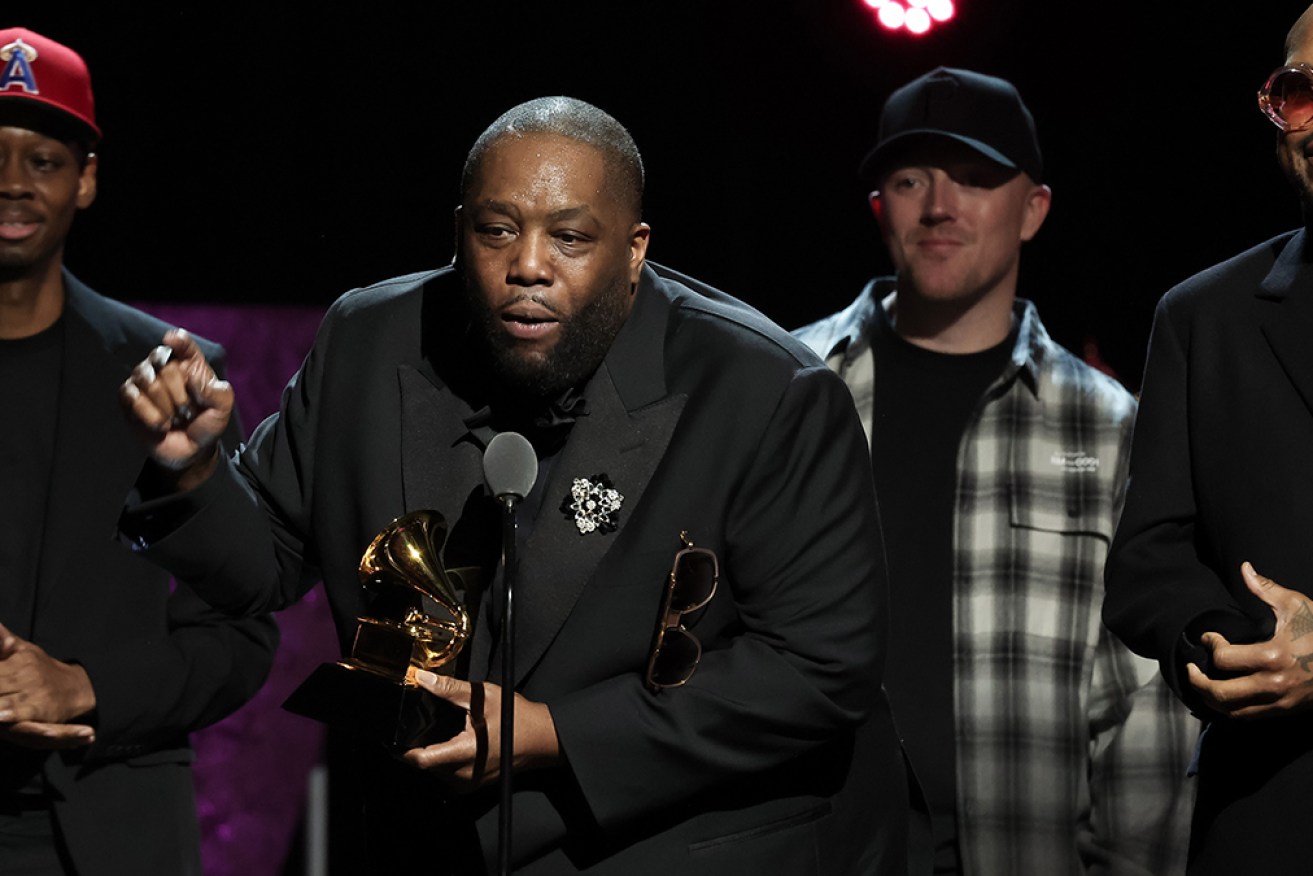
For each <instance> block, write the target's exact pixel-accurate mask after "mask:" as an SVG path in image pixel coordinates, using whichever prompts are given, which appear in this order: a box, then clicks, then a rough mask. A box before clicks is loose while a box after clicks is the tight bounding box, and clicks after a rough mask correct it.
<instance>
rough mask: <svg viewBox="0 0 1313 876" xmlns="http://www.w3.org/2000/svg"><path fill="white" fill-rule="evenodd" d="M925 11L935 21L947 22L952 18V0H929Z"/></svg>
mask: <svg viewBox="0 0 1313 876" xmlns="http://www.w3.org/2000/svg"><path fill="white" fill-rule="evenodd" d="M925 11H926V12H929V13H930V17H931V18H933V19H934V20H935V21H948V20H949V19H950V18H952V17H953V12H954V10H953V0H929V2H928V3H926V7H925Z"/></svg>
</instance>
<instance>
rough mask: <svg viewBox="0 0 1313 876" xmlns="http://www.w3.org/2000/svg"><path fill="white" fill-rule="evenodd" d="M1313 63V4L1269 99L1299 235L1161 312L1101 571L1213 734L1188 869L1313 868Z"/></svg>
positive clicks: (1124, 631) (1142, 641)
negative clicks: (1305, 836)
mask: <svg viewBox="0 0 1313 876" xmlns="http://www.w3.org/2000/svg"><path fill="white" fill-rule="evenodd" d="M1310 64H1313V7H1311V8H1310V9H1309V10H1308V11H1306V12H1305V13H1304V14H1303V15H1302V16H1301V17H1300V18H1299V20H1298V21H1297V22H1296V23H1295V26H1294V27H1293V28H1292V30H1291V31H1290V34H1289V36H1288V37H1287V40H1286V61H1285V64H1284V65H1283V66H1282V67H1280V68H1278V70H1277V71H1276V72H1275V73H1274V74H1273V75H1272V77H1271V78H1270V79H1269V81H1268V83H1267V84H1266V85H1265V86H1264V88H1263V90H1262V91H1261V92H1260V106H1261V107H1262V108H1263V109H1264V111H1265V112H1267V114H1268V115H1269V117H1270V118H1271V119H1272V121H1273V122H1275V123H1276V125H1277V127H1278V128H1279V129H1280V132H1281V133H1280V135H1279V139H1278V148H1277V155H1278V158H1279V160H1280V163H1281V165H1282V167H1283V169H1284V170H1285V172H1286V175H1287V176H1288V177H1289V179H1290V181H1291V182H1292V183H1293V184H1294V186H1295V189H1296V190H1297V192H1298V193H1299V195H1300V198H1301V199H1302V200H1303V203H1304V213H1305V221H1306V227H1305V228H1303V229H1301V230H1299V231H1295V232H1291V233H1287V234H1283V235H1281V236H1280V237H1278V238H1276V239H1274V240H1270V241H1268V242H1267V243H1264V244H1262V245H1260V246H1257V247H1255V248H1254V249H1251V250H1249V251H1248V252H1245V253H1242V254H1241V255H1239V256H1236V257H1235V258H1233V259H1231V260H1229V261H1226V262H1223V263H1222V264H1220V265H1217V266H1216V267H1213V268H1210V269H1209V270H1207V271H1204V272H1203V273H1202V274H1199V275H1198V276H1196V277H1193V278H1192V279H1190V280H1187V281H1186V282H1185V283H1182V284H1181V285H1180V286H1178V287H1176V288H1175V289H1173V290H1171V291H1170V292H1168V293H1167V295H1166V296H1165V297H1164V298H1163V300H1162V301H1161V302H1159V305H1158V310H1157V314H1156V316H1155V319H1154V328H1153V335H1152V338H1151V341H1150V348H1149V359H1148V365H1147V367H1146V370H1145V375H1144V390H1143V397H1142V402H1141V405H1140V412H1139V417H1138V420H1137V423H1136V427H1135V438H1134V444H1133V447H1132V452H1131V481H1130V487H1129V492H1128V494H1127V499H1126V509H1125V511H1124V512H1123V514H1122V519H1121V524H1120V527H1119V529H1118V531H1117V537H1116V539H1115V541H1114V543H1113V546H1112V553H1111V556H1110V558H1109V561H1108V567H1107V583H1108V596H1107V600H1106V601H1105V603H1104V618H1105V620H1106V621H1107V624H1108V626H1109V627H1110V628H1111V629H1112V630H1113V631H1114V632H1116V633H1117V634H1118V635H1119V636H1121V637H1122V638H1123V639H1124V640H1125V641H1126V642H1127V644H1129V645H1130V646H1131V647H1132V648H1134V649H1135V650H1137V651H1139V652H1140V653H1143V654H1146V655H1149V656H1153V657H1156V658H1158V660H1159V661H1160V662H1161V663H1162V669H1163V674H1164V675H1165V677H1166V678H1167V680H1168V682H1169V683H1170V684H1171V685H1172V686H1173V688H1174V689H1175V690H1176V691H1177V693H1178V694H1179V695H1180V696H1181V697H1182V699H1184V700H1185V702H1186V703H1188V704H1189V705H1190V706H1191V707H1192V708H1193V709H1194V710H1195V711H1196V712H1197V713H1199V714H1200V715H1201V716H1203V717H1204V718H1205V720H1206V722H1207V725H1206V729H1205V731H1204V733H1203V736H1202V737H1201V741H1200V745H1199V748H1198V752H1197V761H1196V763H1197V769H1198V780H1199V788H1198V798H1197V802H1196V806H1195V814H1194V822H1193V828H1192V835H1191V842H1190V846H1191V848H1190V868H1189V869H1190V872H1191V873H1237V872H1247V873H1265V874H1276V873H1307V872H1308V871H1309V867H1310V864H1309V856H1308V852H1307V850H1305V849H1304V848H1303V845H1302V843H1300V842H1299V837H1300V836H1302V832H1303V831H1304V829H1305V828H1304V823H1305V820H1306V818H1305V814H1306V796H1307V793H1308V788H1309V786H1310V783H1313V709H1311V706H1313V538H1310V532H1311V531H1313V458H1311V457H1310V454H1309V449H1310V447H1313V342H1311V340H1310V339H1313V249H1311V248H1310V246H1311V242H1313V238H1310V234H1309V227H1308V224H1307V223H1308V222H1310V221H1313V149H1311V148H1310V143H1313V67H1310V66H1309V65H1310ZM1260 572H1261V574H1260ZM1278 582H1279V583H1278Z"/></svg>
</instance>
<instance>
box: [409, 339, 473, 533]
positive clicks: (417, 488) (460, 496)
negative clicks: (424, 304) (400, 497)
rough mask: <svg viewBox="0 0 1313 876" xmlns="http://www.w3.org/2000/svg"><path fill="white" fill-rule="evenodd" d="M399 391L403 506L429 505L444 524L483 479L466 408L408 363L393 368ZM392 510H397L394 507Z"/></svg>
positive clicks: (454, 516)
mask: <svg viewBox="0 0 1313 876" xmlns="http://www.w3.org/2000/svg"><path fill="white" fill-rule="evenodd" d="M397 380H398V381H399V383H400V390H401V476H402V488H403V490H404V492H405V510H406V511H416V510H419V509H422V508H433V509H436V510H437V511H440V512H441V513H442V516H443V517H444V518H446V520H447V524H448V526H450V525H453V524H454V523H455V521H456V520H457V519H458V518H459V517H460V511H461V508H462V507H463V503H464V501H465V497H466V496H467V495H468V494H469V492H470V491H471V490H472V489H473V488H475V487H477V486H479V485H481V484H482V483H483V455H482V454H481V453H480V451H479V449H478V448H477V447H476V446H474V445H473V444H472V443H470V442H468V441H462V440H461V439H462V438H464V436H465V435H466V433H467V432H468V428H467V427H466V425H465V418H466V417H468V416H469V415H470V414H471V413H472V411H471V410H470V406H469V405H468V404H467V403H466V402H465V400H464V399H462V398H460V397H459V396H457V395H456V394H455V393H453V392H452V391H451V390H450V389H449V388H448V387H447V386H446V385H444V384H441V383H435V382H434V381H433V380H431V379H430V378H429V377H427V376H425V375H424V374H422V373H421V372H420V371H419V370H417V369H416V368H414V367H412V366H410V365H401V366H399V367H398V369H397ZM398 513H400V512H399V511H398Z"/></svg>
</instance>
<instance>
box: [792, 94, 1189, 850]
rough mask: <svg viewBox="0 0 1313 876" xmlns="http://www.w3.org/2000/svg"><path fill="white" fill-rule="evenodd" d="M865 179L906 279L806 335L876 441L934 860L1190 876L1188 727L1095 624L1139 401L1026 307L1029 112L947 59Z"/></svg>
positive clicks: (904, 703) (902, 666) (904, 710)
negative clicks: (1021, 287) (1020, 286)
mask: <svg viewBox="0 0 1313 876" xmlns="http://www.w3.org/2000/svg"><path fill="white" fill-rule="evenodd" d="M861 170H862V174H863V176H864V177H865V178H866V179H868V180H869V181H871V182H872V183H874V184H875V185H876V187H877V190H876V191H874V192H872V193H871V196H870V197H871V207H872V209H873V211H874V212H875V216H876V219H877V221H878V222H879V225H880V230H881V232H882V234H883V237H884V241H885V245H886V246H887V247H888V250H889V252H890V254H891V256H892V258H893V261H894V264H895V266H896V268H897V275H896V276H894V277H883V278H878V279H875V280H872V281H871V282H870V283H869V284H867V286H866V288H865V289H863V290H862V293H861V295H859V296H858V298H857V300H856V301H855V302H853V303H852V304H851V305H850V306H849V307H848V308H847V309H845V310H843V311H841V312H840V313H837V314H835V315H832V316H830V317H828V318H826V319H824V320H822V321H820V322H818V323H816V324H814V325H811V326H808V327H807V328H805V329H802V330H800V332H799V333H798V334H799V335H800V336H801V337H802V338H803V339H804V340H805V341H807V342H808V343H809V344H810V345H811V346H812V348H813V349H815V350H816V351H817V353H819V354H820V355H821V356H823V357H825V358H826V360H827V363H828V364H829V365H830V366H831V367H832V368H833V369H834V370H836V371H837V372H838V373H839V374H841V375H842V376H843V378H844V380H845V382H847V384H848V386H849V389H851V390H852V393H853V396H854V400H855V401H856V403H857V406H858V409H859V412H860V414H861V416H862V420H863V423H864V425H865V427H866V430H867V434H868V436H869V438H870V441H871V453H872V460H873V463H874V473H875V483H876V492H877V494H878V495H879V497H880V505H881V516H882V519H883V522H884V529H885V537H886V542H887V545H888V556H889V562H890V586H891V591H892V605H891V617H892V619H893V632H892V637H891V644H890V652H889V663H888V668H887V671H886V676H885V684H886V687H887V688H888V690H889V694H890V698H891V701H892V703H893V704H894V708H895V713H896V714H897V715H898V717H899V721H900V725H901V726H900V730H901V731H902V733H903V735H904V737H905V740H906V742H905V745H906V748H907V751H908V756H909V759H910V760H911V763H912V766H913V769H914V771H915V772H916V774H917V776H918V777H919V779H920V782H921V785H922V788H923V789H924V796H925V801H924V804H925V809H926V811H927V812H928V814H929V816H930V818H929V822H930V825H931V829H932V834H933V843H934V864H933V872H935V873H1046V874H1052V873H1085V872H1087V871H1093V870H1096V869H1099V868H1101V867H1108V866H1111V867H1112V868H1113V869H1114V870H1115V871H1116V872H1136V873H1153V874H1163V873H1171V872H1175V871H1176V870H1179V868H1180V867H1181V865H1182V862H1183V854H1184V845H1185V835H1184V820H1185V816H1186V814H1187V813H1188V810H1189V804H1190V800H1189V797H1188V794H1187V792H1186V789H1185V787H1184V779H1185V769H1186V764H1187V761H1188V753H1189V747H1190V743H1191V740H1192V738H1193V729H1192V728H1191V727H1190V726H1189V723H1190V719H1189V716H1188V715H1187V714H1186V713H1185V711H1184V710H1182V709H1180V708H1179V707H1178V706H1176V704H1174V703H1173V702H1172V701H1171V699H1170V697H1169V696H1168V695H1167V694H1166V692H1165V689H1164V687H1163V686H1162V685H1161V683H1160V681H1159V680H1158V679H1157V675H1156V671H1155V667H1154V665H1153V664H1152V663H1150V662H1148V661H1145V660H1143V659H1140V658H1137V657H1135V656H1134V655H1132V654H1131V653H1130V652H1129V651H1128V650H1127V649H1126V648H1125V647H1123V646H1122V645H1121V644H1120V643H1119V642H1118V641H1117V640H1116V639H1114V638H1112V637H1111V636H1110V635H1109V634H1108V632H1107V630H1105V629H1104V628H1103V627H1102V626H1101V624H1100V623H1099V606H1100V603H1101V601H1102V597H1103V587H1102V575H1103V560H1104V555H1105V553H1106V551H1107V547H1108V543H1109V541H1110V539H1111V537H1112V532H1113V527H1114V524H1115V522H1116V519H1117V514H1118V512H1119V510H1120V507H1121V497H1122V494H1123V487H1124V484H1125V480H1126V466H1127V455H1128V454H1127V451H1128V441H1129V435H1130V429H1131V422H1132V418H1133V417H1134V413H1135V402H1134V400H1133V399H1132V398H1131V396H1130V395H1129V394H1128V393H1127V392H1126V391H1125V390H1124V389H1123V388H1122V387H1121V386H1120V385H1118V384H1117V383H1116V382H1115V381H1113V380H1111V379H1109V378H1108V377H1106V376H1105V375H1103V374H1100V373H1098V372H1097V371H1095V370H1094V369H1092V368H1090V367H1088V366H1086V365H1085V364H1083V363H1082V362H1080V361H1079V360H1078V359H1076V358H1075V357H1074V356H1072V355H1071V354H1070V353H1068V352H1067V351H1066V350H1064V349H1062V348H1061V347H1059V346H1058V345H1057V344H1055V343H1054V342H1053V341H1052V340H1050V339H1049V337H1048V335H1047V333H1046V332H1045V330H1044V327H1043V325H1041V323H1040V321H1039V316H1038V314H1037V313H1036V310H1035V307H1034V305H1033V304H1031V303H1029V302H1027V301H1024V300H1020V299H1018V298H1017V297H1016V288H1017V265H1018V260H1019V256H1020V251H1021V245H1022V244H1023V243H1024V242H1026V241H1029V240H1030V239H1031V238H1032V237H1034V235H1035V233H1036V232H1037V231H1038V230H1039V228H1040V226H1041V225H1042V224H1043V222H1044V219H1045V216H1046V215H1047V214H1048V210H1049V203H1050V200H1051V192H1050V190H1049V188H1048V187H1047V186H1045V185H1043V184H1042V183H1041V182H1040V180H1041V178H1042V163H1041V158H1040V150H1039V146H1038V143H1037V141H1036V135H1035V127H1034V122H1033V120H1032V118H1031V115H1030V112H1029V110H1027V108H1026V107H1025V105H1024V104H1023V103H1022V101H1021V98H1020V96H1019V95H1018V93H1017V91H1016V89H1015V88H1013V86H1012V85H1011V84H1010V83H1008V82H1005V81H1004V80H1002V79H997V78H995V77H992V76H984V75H981V74H979V73H973V72H970V71H966V70H951V69H945V68H939V69H936V70H934V71H932V72H931V73H929V74H927V75H925V76H922V77H920V78H919V79H916V80H914V81H913V82H911V83H910V84H908V85H906V86H904V87H903V88H901V89H899V90H898V91H896V92H894V94H893V95H892V96H891V97H890V98H889V100H888V102H887V103H886V105H885V108H884V111H883V114H882V116H881V119H880V135H879V143H878V144H877V146H876V147H875V149H874V150H873V151H872V152H871V153H870V154H869V155H868V156H867V158H866V160H865V162H864V163H863V164H862V168H861ZM876 375H878V376H879V379H876ZM922 863H923V872H930V871H931V869H932V868H931V865H930V864H929V862H928V861H927V862H922Z"/></svg>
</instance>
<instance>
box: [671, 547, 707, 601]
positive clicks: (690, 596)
mask: <svg viewBox="0 0 1313 876" xmlns="http://www.w3.org/2000/svg"><path fill="white" fill-rule="evenodd" d="M673 574H674V576H675V589H674V592H673V593H671V594H670V608H671V609H672V610H674V611H692V610H693V609H695V608H699V607H701V606H702V604H703V603H705V602H706V601H707V600H708V599H710V598H711V594H712V593H714V592H715V590H716V556H715V554H713V553H711V551H705V550H699V549H697V548H689V549H687V550H683V551H680V552H679V556H678V557H676V558H675V569H674V572H673Z"/></svg>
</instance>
